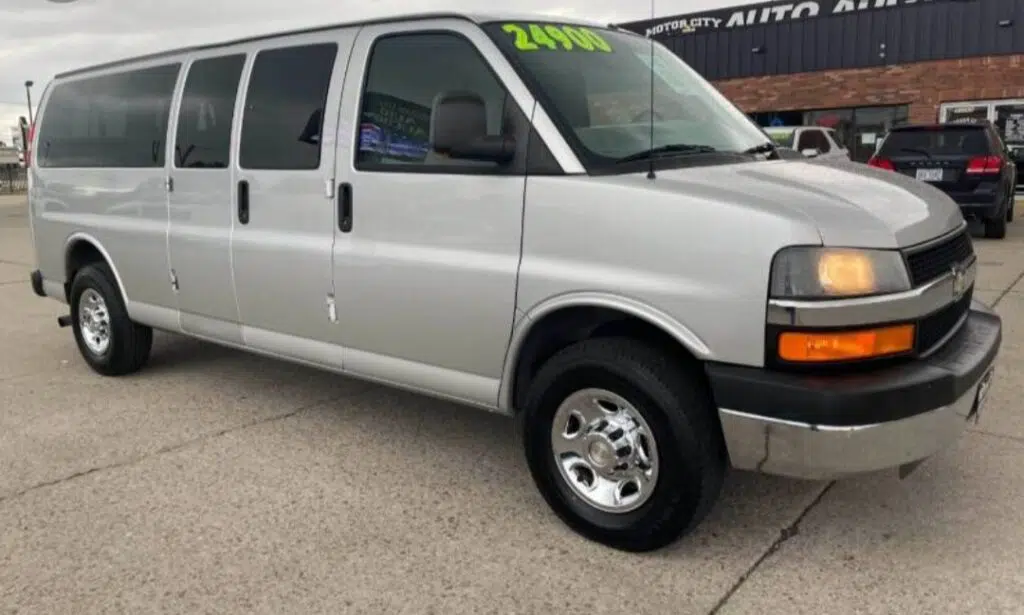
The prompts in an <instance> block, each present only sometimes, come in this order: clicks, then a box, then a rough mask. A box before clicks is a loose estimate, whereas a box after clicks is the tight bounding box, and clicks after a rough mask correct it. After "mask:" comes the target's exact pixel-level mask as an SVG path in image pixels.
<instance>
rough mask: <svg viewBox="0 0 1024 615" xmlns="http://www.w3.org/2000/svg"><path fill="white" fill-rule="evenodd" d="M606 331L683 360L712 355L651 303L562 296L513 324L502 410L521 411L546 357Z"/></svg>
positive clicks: (615, 297) (504, 372)
mask: <svg viewBox="0 0 1024 615" xmlns="http://www.w3.org/2000/svg"><path fill="white" fill-rule="evenodd" d="M607 335H625V336H629V337H635V338H639V339H643V340H645V341H648V342H650V343H652V344H653V345H655V346H658V347H659V348H662V349H663V350H665V351H667V352H669V353H672V354H675V355H677V356H678V357H679V358H680V359H681V360H682V361H684V362H695V363H696V362H702V361H705V360H708V359H711V358H712V352H711V349H710V348H708V346H707V345H706V344H705V343H704V342H703V341H702V340H701V339H700V337H699V336H697V335H696V334H695V333H694V332H693V331H692V330H690V329H689V328H687V327H686V326H685V325H683V324H682V323H680V322H679V321H678V320H676V319H675V318H673V317H671V316H669V315H668V314H666V313H664V312H662V311H661V310H658V309H657V308H655V307H653V306H650V305H648V304H646V303H643V302H640V301H637V300H635V299H631V298H628V297H622V296H618V295H613V294H607V293H589V292H588V293H571V294H566V295H560V296H556V297H552V298H549V299H547V300H545V301H542V302H540V303H538V304H537V305H535V306H534V307H532V308H531V309H529V310H528V311H527V312H526V314H525V315H524V316H523V317H522V318H520V319H519V322H518V323H517V324H516V326H515V327H514V329H513V331H512V336H511V339H510V342H509V347H508V351H507V352H506V355H505V364H504V369H503V370H502V378H501V385H500V386H499V389H498V408H499V409H500V410H501V411H502V412H504V413H507V414H515V413H517V412H518V411H519V409H520V407H521V401H522V397H523V395H524V394H525V390H526V387H527V386H528V385H529V382H530V379H531V378H532V377H533V376H534V375H535V374H536V370H537V369H538V368H539V366H540V365H541V364H543V362H544V360H546V359H547V358H549V357H550V356H552V355H554V354H555V353H556V352H558V351H559V350H561V349H563V348H565V347H567V346H569V345H570V344H573V343H576V342H578V341H582V340H583V339H588V338H591V337H598V336H607Z"/></svg>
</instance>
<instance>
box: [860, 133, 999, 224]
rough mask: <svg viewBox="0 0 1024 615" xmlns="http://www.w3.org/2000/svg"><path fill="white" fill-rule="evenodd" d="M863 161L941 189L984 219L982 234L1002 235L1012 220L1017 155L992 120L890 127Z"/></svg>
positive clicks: (964, 209)
mask: <svg viewBox="0 0 1024 615" xmlns="http://www.w3.org/2000/svg"><path fill="white" fill-rule="evenodd" d="M868 164H869V165H870V166H873V167H876V168H879V169H885V170H888V171H895V172H896V173H900V174H903V175H908V176H910V177H914V178H916V179H918V180H920V181H922V182H926V183H928V184H930V185H932V186H934V187H935V188H937V189H939V190H941V191H942V192H944V193H946V194H947V195H949V197H950V198H952V199H953V200H954V201H956V202H957V204H958V205H959V206H960V210H961V212H962V213H963V215H964V217H965V218H969V219H977V220H980V221H982V222H983V223H984V224H985V236H986V237H989V238H994V239H1002V238H1003V237H1005V236H1006V224H1007V222H1011V221H1013V210H1014V201H1015V196H1014V193H1015V192H1016V190H1017V159H1016V155H1015V154H1014V153H1013V152H1012V151H1011V150H1010V149H1009V148H1007V147H1006V146H1005V145H1004V144H1003V141H1002V139H1000V138H999V133H998V132H997V131H996V129H995V127H994V126H993V125H992V123H991V122H987V121H978V122H970V123H966V122H952V123H942V124H913V125H906V126H899V127H894V128H892V129H891V130H890V131H889V133H888V134H887V135H886V136H885V139H884V140H883V141H882V144H881V145H880V146H879V148H878V151H877V152H876V153H875V155H874V156H872V158H871V159H870V160H869V161H868Z"/></svg>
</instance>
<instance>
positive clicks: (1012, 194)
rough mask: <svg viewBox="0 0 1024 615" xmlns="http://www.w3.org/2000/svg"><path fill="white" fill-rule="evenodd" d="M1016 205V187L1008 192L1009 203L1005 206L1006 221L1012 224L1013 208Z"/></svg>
mask: <svg viewBox="0 0 1024 615" xmlns="http://www.w3.org/2000/svg"><path fill="white" fill-rule="evenodd" d="M1016 204H1017V187H1016V186H1014V188H1013V190H1011V191H1010V202H1009V203H1007V204H1006V221H1007V222H1013V208H1014V206H1015V205H1016Z"/></svg>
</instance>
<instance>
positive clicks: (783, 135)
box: [765, 130, 793, 147]
mask: <svg viewBox="0 0 1024 615" xmlns="http://www.w3.org/2000/svg"><path fill="white" fill-rule="evenodd" d="M765 132H767V133H768V136H769V137H771V140H772V141H775V144H776V145H781V146H782V147H792V146H793V131H792V130H766V131H765Z"/></svg>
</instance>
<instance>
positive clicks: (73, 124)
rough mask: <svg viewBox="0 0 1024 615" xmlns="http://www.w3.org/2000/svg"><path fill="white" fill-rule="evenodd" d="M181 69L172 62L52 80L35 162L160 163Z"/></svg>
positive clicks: (142, 165) (66, 164) (100, 165)
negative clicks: (83, 77)
mask: <svg viewBox="0 0 1024 615" xmlns="http://www.w3.org/2000/svg"><path fill="white" fill-rule="evenodd" d="M180 69H181V64H179V63H174V64H166V65H162V66H153V67H149V68H142V69H137V70H132V71H125V72H120V73H113V74H107V75H100V76H98V77H89V78H85V79H78V80H74V81H65V82H63V83H59V84H57V85H56V86H54V88H53V92H52V93H51V94H50V95H49V97H48V100H47V102H46V108H45V110H44V113H43V117H42V121H41V123H40V126H39V139H38V142H39V145H38V147H37V150H38V151H37V152H36V164H38V165H39V166H40V167H51V168H60V167H65V168H159V167H163V166H164V151H165V149H166V146H167V129H168V124H169V123H170V121H169V120H170V110H171V98H172V96H173V95H174V86H175V84H176V82H177V80H178V72H179V70H180Z"/></svg>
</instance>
